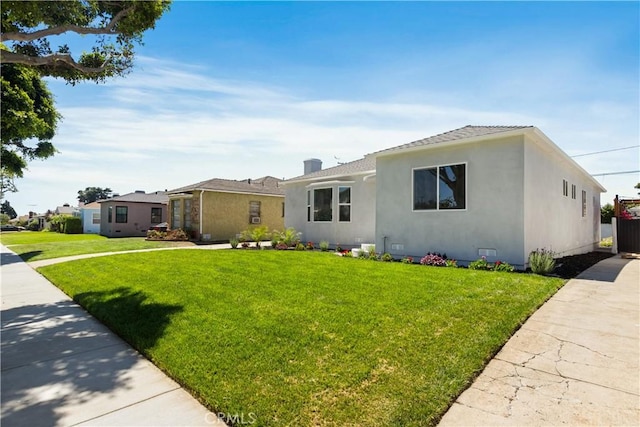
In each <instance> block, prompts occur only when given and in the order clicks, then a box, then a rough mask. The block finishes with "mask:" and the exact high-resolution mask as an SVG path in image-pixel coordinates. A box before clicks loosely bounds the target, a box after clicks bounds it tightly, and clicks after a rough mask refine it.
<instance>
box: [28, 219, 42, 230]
mask: <svg viewBox="0 0 640 427" xmlns="http://www.w3.org/2000/svg"><path fill="white" fill-rule="evenodd" d="M39 229H40V221H38V218H33V219H32V220H31V221H30V222H29V224H27V230H30V231H38V230H39Z"/></svg>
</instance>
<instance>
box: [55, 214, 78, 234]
mask: <svg viewBox="0 0 640 427" xmlns="http://www.w3.org/2000/svg"><path fill="white" fill-rule="evenodd" d="M60 231H62V232H63V233H64V234H82V219H80V218H79V217H77V216H65V217H63V219H62V229H61V230H60Z"/></svg>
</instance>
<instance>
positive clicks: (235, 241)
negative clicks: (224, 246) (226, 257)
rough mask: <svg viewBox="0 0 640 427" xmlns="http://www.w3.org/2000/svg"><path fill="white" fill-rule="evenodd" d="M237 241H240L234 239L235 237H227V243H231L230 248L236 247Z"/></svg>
mask: <svg viewBox="0 0 640 427" xmlns="http://www.w3.org/2000/svg"><path fill="white" fill-rule="evenodd" d="M238 243H240V241H239V240H238V239H236V238H235V237H233V238H231V239H229V244H230V245H231V248H233V249H236V248H237V247H238Z"/></svg>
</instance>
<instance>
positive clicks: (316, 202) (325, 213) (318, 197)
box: [313, 188, 333, 222]
mask: <svg viewBox="0 0 640 427" xmlns="http://www.w3.org/2000/svg"><path fill="white" fill-rule="evenodd" d="M332 206H333V188H318V189H316V190H313V220H314V221H318V222H331V221H333V209H332Z"/></svg>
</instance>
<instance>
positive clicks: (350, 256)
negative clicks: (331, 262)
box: [340, 251, 353, 258]
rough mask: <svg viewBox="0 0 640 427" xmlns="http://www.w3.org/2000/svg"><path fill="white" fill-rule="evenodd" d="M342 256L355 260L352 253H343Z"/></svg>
mask: <svg viewBox="0 0 640 427" xmlns="http://www.w3.org/2000/svg"><path fill="white" fill-rule="evenodd" d="M340 254H341V255H342V256H344V257H347V258H353V253H351V251H341V252H340Z"/></svg>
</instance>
